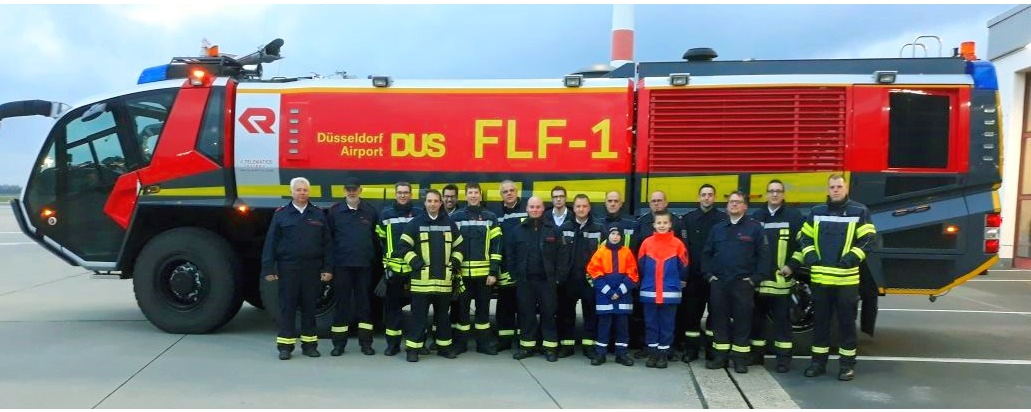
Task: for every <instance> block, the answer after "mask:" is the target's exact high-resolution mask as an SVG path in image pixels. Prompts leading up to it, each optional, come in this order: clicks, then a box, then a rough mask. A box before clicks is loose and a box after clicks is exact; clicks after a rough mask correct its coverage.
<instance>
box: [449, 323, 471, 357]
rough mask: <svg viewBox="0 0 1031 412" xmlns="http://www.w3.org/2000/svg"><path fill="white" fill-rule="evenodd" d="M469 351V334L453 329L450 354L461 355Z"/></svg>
mask: <svg viewBox="0 0 1031 412" xmlns="http://www.w3.org/2000/svg"><path fill="white" fill-rule="evenodd" d="M468 350H469V332H468V331H462V330H458V329H454V343H453V344H452V345H451V352H453V353H454V354H455V355H461V354H463V353H465V352H467V351H468Z"/></svg>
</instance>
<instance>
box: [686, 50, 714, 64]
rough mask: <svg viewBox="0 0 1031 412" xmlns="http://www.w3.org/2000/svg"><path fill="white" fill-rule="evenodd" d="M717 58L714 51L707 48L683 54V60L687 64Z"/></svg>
mask: <svg viewBox="0 0 1031 412" xmlns="http://www.w3.org/2000/svg"><path fill="white" fill-rule="evenodd" d="M716 57H718V55H717V54H716V50H713V49H710V48H708V47H695V48H693V49H688V50H687V51H686V52H684V60H687V61H689V62H706V61H711V60H712V59H715V58H716Z"/></svg>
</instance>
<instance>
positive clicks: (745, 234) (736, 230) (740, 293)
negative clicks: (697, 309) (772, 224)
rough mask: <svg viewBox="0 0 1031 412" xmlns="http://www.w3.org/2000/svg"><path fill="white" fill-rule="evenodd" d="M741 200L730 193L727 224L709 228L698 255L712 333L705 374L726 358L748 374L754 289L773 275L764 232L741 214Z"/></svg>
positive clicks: (743, 209) (743, 208) (744, 207)
mask: <svg viewBox="0 0 1031 412" xmlns="http://www.w3.org/2000/svg"><path fill="white" fill-rule="evenodd" d="M745 199H746V197H745V194H744V193H741V192H740V191H734V192H732V193H731V194H730V197H729V199H728V200H727V220H724V221H721V222H719V223H717V224H716V225H715V226H713V227H712V232H711V233H709V240H708V241H707V242H706V243H705V249H704V250H703V251H702V273H704V275H703V276H705V280H706V281H708V282H709V318H710V319H712V330H713V337H712V347H713V357H712V359H711V360H709V361H708V362H706V363H705V367H706V369H720V368H725V367H727V359H728V357H729V358H730V361H731V363H732V364H733V366H734V372H737V373H748V361H749V360H750V357H749V352H751V349H752V347H751V345H750V344H749V335H750V334H751V332H752V311H753V310H754V307H755V287H756V286H758V285H759V283H760V282H761V281H763V280H765V279H766V278H768V277H770V272H771V271H772V270H773V268H771V267H770V263H771V261H770V248H769V245H768V244H767V242H766V235H765V234H764V233H763V227H762V225H761V224H760V223H759V222H757V221H755V220H753V219H752V218H750V217H748V216H746V215H745V212H746V211H748V204H747V203H746V202H745ZM728 355H729V356H728Z"/></svg>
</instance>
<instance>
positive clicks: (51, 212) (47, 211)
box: [39, 209, 55, 218]
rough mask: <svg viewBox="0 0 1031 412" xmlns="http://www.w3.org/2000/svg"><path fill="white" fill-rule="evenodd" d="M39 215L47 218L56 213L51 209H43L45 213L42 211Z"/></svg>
mask: <svg viewBox="0 0 1031 412" xmlns="http://www.w3.org/2000/svg"><path fill="white" fill-rule="evenodd" d="M39 214H40V216H43V217H44V218H47V217H50V216H53V215H54V214H55V212H54V211H53V210H50V209H43V211H41V212H40V213H39Z"/></svg>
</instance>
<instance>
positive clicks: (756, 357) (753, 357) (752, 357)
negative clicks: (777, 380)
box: [748, 346, 766, 366]
mask: <svg viewBox="0 0 1031 412" xmlns="http://www.w3.org/2000/svg"><path fill="white" fill-rule="evenodd" d="M764 352H765V351H764V350H763V348H762V346H752V351H751V352H749V353H748V364H749V365H756V366H762V365H763V364H764V363H766V357H765V356H764Z"/></svg>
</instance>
